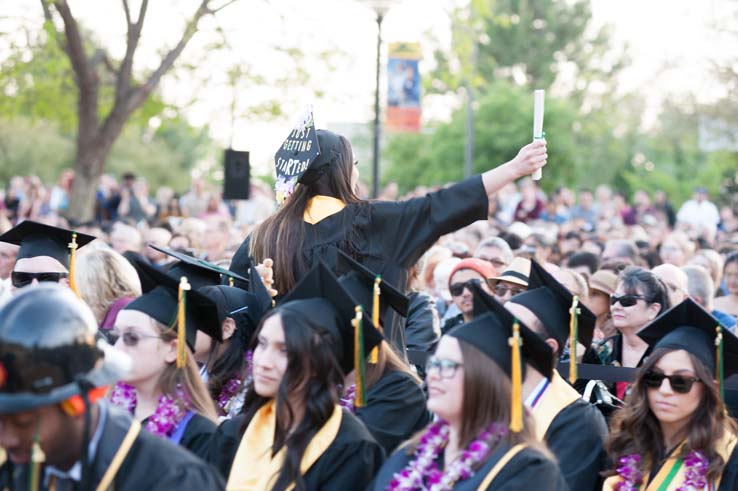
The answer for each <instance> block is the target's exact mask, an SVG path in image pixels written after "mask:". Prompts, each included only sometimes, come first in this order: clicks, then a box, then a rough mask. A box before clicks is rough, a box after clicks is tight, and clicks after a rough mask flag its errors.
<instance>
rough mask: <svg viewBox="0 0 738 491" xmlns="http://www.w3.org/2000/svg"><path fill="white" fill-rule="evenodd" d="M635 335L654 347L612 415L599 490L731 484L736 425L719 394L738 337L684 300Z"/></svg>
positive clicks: (735, 470) (732, 367)
mask: <svg viewBox="0 0 738 491" xmlns="http://www.w3.org/2000/svg"><path fill="white" fill-rule="evenodd" d="M638 335H639V336H640V337H641V338H642V339H643V341H644V342H646V343H648V345H649V346H650V347H652V349H653V351H652V352H651V353H650V355H649V356H648V358H647V359H646V361H645V362H644V363H643V365H642V366H641V368H640V369H639V371H638V374H637V375H636V380H635V383H634V384H633V387H632V390H631V391H630V393H629V395H628V398H627V399H626V402H627V405H626V407H625V408H624V409H622V410H621V411H619V412H618V413H616V415H615V418H614V420H613V424H612V433H611V435H610V438H609V439H608V442H607V445H606V448H607V451H608V453H609V456H610V459H611V462H612V464H613V468H612V469H611V470H610V472H609V474H611V476H610V477H609V478H608V479H607V480H606V481H605V486H604V488H603V489H604V490H606V491H611V490H616V489H639V490H641V491H657V490H669V491H671V490H711V491H714V490H719V491H720V490H723V491H725V490H733V489H738V452H735V447H736V442H737V441H738V439H737V438H736V429H737V427H736V424H735V422H734V421H733V420H732V419H731V418H730V417H729V416H728V413H727V410H726V407H725V404H724V400H723V397H722V396H721V382H722V380H723V378H724V377H727V376H729V375H731V374H733V373H736V372H738V338H736V337H735V336H734V335H733V334H732V333H730V332H729V331H727V330H723V329H722V328H721V327H720V324H719V322H718V321H717V319H715V318H714V317H712V316H711V315H710V314H709V313H708V312H707V311H705V310H704V309H703V308H702V307H701V306H700V305H698V304H697V303H695V302H694V301H693V300H691V299H687V300H685V301H683V302H682V303H680V304H679V305H677V306H676V307H674V308H672V309H671V310H669V311H667V312H666V313H664V314H662V315H661V316H660V317H658V318H657V319H656V320H654V321H653V322H652V323H651V324H649V325H648V326H647V327H645V328H644V329H643V330H642V331H641V332H640V333H639V334H638Z"/></svg>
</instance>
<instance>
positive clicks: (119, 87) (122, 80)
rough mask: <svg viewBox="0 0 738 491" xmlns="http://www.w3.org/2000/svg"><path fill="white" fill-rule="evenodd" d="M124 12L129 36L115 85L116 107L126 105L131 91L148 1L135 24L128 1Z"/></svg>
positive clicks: (124, 5)
mask: <svg viewBox="0 0 738 491" xmlns="http://www.w3.org/2000/svg"><path fill="white" fill-rule="evenodd" d="M122 2H123V11H124V12H125V15H126V24H127V28H128V31H127V32H128V34H127V36H126V54H125V56H123V61H122V62H121V64H120V69H119V70H118V77H117V80H116V84H115V105H116V106H118V105H121V106H122V105H124V104H125V99H126V97H127V96H128V93H129V92H130V89H131V80H132V78H133V56H134V55H135V54H136V50H137V49H138V42H139V40H140V39H141V31H142V29H143V24H144V19H145V18H146V10H147V8H148V5H149V1H148V0H143V1H142V2H141V8H140V10H139V12H138V18H137V19H136V21H135V22H133V20H132V19H131V11H130V8H129V6H128V0H122Z"/></svg>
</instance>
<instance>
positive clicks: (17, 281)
mask: <svg viewBox="0 0 738 491" xmlns="http://www.w3.org/2000/svg"><path fill="white" fill-rule="evenodd" d="M10 277H11V281H12V282H13V286H14V287H16V288H22V287H24V286H28V285H30V284H31V283H33V280H36V281H38V282H39V283H44V282H50V283H59V280H61V279H62V278H68V277H69V273H24V272H22V271H13V272H12V273H11V275H10Z"/></svg>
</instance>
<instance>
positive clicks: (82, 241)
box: [0, 220, 96, 296]
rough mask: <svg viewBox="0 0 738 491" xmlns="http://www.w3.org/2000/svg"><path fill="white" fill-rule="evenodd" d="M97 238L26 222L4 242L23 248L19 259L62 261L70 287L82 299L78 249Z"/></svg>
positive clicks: (19, 251) (6, 234) (14, 230)
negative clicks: (76, 278)
mask: <svg viewBox="0 0 738 491" xmlns="http://www.w3.org/2000/svg"><path fill="white" fill-rule="evenodd" d="M95 238H96V237H93V236H92V235H87V234H82V233H79V232H75V231H73V230H67V229H65V228H59V227H52V226H51V225H46V224H44V223H38V222H33V221H31V220H25V221H23V222H21V223H19V224H18V225H16V226H15V227H13V228H11V229H10V230H8V231H7V232H5V233H4V234H3V235H0V242H7V243H9V244H15V245H17V246H19V248H18V255H17V256H16V257H17V259H25V258H31V257H39V256H48V257H51V258H54V259H56V260H57V261H59V262H60V263H61V264H62V266H64V267H65V268H67V269H68V270H69V286H70V287H71V288H72V290H73V291H74V292H75V293H77V294H78V296H79V293H78V292H77V287H76V284H75V281H74V265H75V262H76V256H77V249H79V248H80V247H84V246H86V245H87V244H89V243H90V242H92V241H93V240H95Z"/></svg>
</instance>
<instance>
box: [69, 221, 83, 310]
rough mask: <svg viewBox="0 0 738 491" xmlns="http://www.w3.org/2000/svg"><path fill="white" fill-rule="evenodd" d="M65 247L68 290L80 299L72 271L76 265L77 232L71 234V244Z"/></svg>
mask: <svg viewBox="0 0 738 491" xmlns="http://www.w3.org/2000/svg"><path fill="white" fill-rule="evenodd" d="M67 247H68V248H69V288H70V289H71V290H72V291H73V292H74V294H75V295H77V296H78V297H80V295H79V290H78V289H77V281H76V280H75V278H74V269H75V267H76V264H77V247H78V245H77V232H72V242H70V243H69V244H67ZM80 298H81V297H80Z"/></svg>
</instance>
